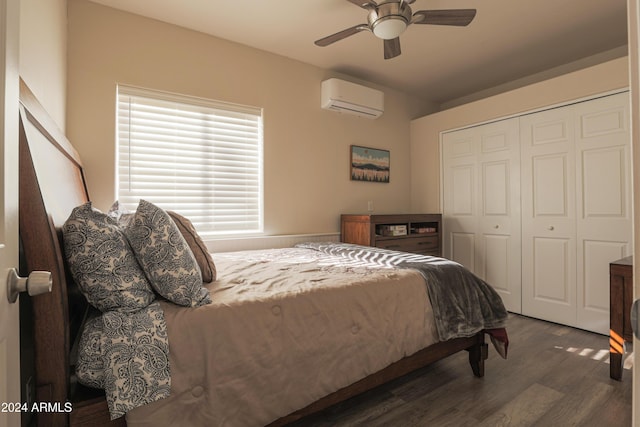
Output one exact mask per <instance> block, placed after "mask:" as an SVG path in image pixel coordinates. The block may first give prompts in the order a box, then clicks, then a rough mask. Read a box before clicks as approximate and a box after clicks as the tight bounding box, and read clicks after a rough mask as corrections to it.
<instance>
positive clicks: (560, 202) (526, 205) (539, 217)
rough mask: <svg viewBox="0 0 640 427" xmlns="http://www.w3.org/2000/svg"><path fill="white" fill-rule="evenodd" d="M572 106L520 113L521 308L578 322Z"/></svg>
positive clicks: (561, 320)
mask: <svg viewBox="0 0 640 427" xmlns="http://www.w3.org/2000/svg"><path fill="white" fill-rule="evenodd" d="M573 123H574V119H573V111H572V110H571V109H568V108H558V109H553V110H548V111H542V112H539V113H535V114H529V115H525V116H522V117H521V118H520V149H521V160H522V161H521V172H522V176H521V188H522V192H521V198H522V313H523V314H525V315H528V316H533V317H537V318H541V319H546V320H551V321H554V322H558V323H563V324H565V325H571V326H575V323H576V272H575V266H576V221H575V218H576V213H575V198H576V195H575V149H574V135H573V134H574V127H573Z"/></svg>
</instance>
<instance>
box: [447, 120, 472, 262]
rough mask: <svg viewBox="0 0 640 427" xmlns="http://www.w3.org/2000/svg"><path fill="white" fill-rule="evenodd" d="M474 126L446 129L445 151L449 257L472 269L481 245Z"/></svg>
mask: <svg viewBox="0 0 640 427" xmlns="http://www.w3.org/2000/svg"><path fill="white" fill-rule="evenodd" d="M475 133H476V130H475V128H471V129H463V130H460V131H456V132H451V133H446V134H444V135H443V136H442V151H443V218H442V222H443V231H444V234H443V242H442V250H443V254H444V256H445V257H446V258H449V259H451V260H453V261H456V262H459V263H460V264H462V265H464V266H465V267H466V268H468V269H469V270H470V271H471V272H473V273H476V274H479V269H477V268H476V247H477V246H478V243H477V241H478V239H479V235H478V234H479V233H478V206H477V197H476V196H477V193H478V184H477V152H478V144H477V143H476V140H477V138H476V135H475Z"/></svg>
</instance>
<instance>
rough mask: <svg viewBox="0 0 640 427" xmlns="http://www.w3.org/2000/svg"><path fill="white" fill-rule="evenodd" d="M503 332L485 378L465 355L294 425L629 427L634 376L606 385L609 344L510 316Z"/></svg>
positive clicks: (603, 339) (581, 333) (601, 338)
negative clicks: (504, 355) (504, 353)
mask: <svg viewBox="0 0 640 427" xmlns="http://www.w3.org/2000/svg"><path fill="white" fill-rule="evenodd" d="M507 330H508V332H509V340H510V345H509V357H508V359H507V360H503V359H501V358H500V356H498V355H497V353H496V352H495V350H494V349H493V348H492V347H491V345H490V349H489V359H488V360H487V361H486V365H485V377H484V378H476V377H474V376H473V374H472V372H471V368H470V366H469V364H468V361H467V353H466V352H462V353H460V354H457V355H454V356H453V357H450V358H448V359H447V360H443V361H440V362H437V363H435V364H433V365H431V366H428V367H426V368H423V369H420V370H418V371H416V372H414V373H412V374H409V375H407V376H405V377H403V378H400V379H398V380H395V381H393V382H392V383H390V384H387V385H384V386H381V387H379V388H377V389H375V390H372V391H370V392H367V393H365V394H363V395H361V396H358V397H355V398H353V399H350V400H348V401H347V402H344V403H342V404H340V405H336V406H335V407H332V408H329V409H328V410H326V411H324V412H322V413H320V414H318V415H316V416H313V417H308V418H305V419H303V420H300V421H298V422H296V423H294V424H292V426H295V427H303V426H304V427H326V426H332V427H333V426H336V427H338V426H341V427H347V426H367V427H376V426H385V427H386V426H394V427H411V426H437V427H440V426H456V427H459V426H481V427H495V426H540V427H542V426H544V427H547V426H559V427H563V426H630V425H631V370H630V369H625V370H624V372H623V378H622V382H618V381H615V380H612V379H610V378H609V364H608V361H609V351H608V350H609V346H608V345H609V344H608V337H606V336H603V335H598V334H593V333H590V332H585V331H582V330H578V329H573V328H570V327H566V326H561V325H557V324H554V323H549V322H544V321H541V320H536V319H531V318H527V317H524V316H519V315H513V314H512V315H510V317H509V322H508V326H507Z"/></svg>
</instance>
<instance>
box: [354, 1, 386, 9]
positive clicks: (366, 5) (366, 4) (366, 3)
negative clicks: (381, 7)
mask: <svg viewBox="0 0 640 427" xmlns="http://www.w3.org/2000/svg"><path fill="white" fill-rule="evenodd" d="M347 1H348V2H349V3H353V4H355V5H356V6H360V7H361V8H363V9H370V8H375V7H376V6H378V5H377V4H376V2H375V1H373V0H347Z"/></svg>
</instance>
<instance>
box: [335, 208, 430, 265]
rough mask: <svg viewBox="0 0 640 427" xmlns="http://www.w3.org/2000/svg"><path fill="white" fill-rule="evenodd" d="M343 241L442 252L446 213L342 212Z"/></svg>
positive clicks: (419, 251)
mask: <svg viewBox="0 0 640 427" xmlns="http://www.w3.org/2000/svg"><path fill="white" fill-rule="evenodd" d="M341 224H342V225H341V241H342V242H344V243H353V244H356V245H364V246H375V247H377V248H383V249H391V250H394V251H402V252H412V253H417V254H422V255H431V256H442V215H440V214H396V215H342V217H341Z"/></svg>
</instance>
